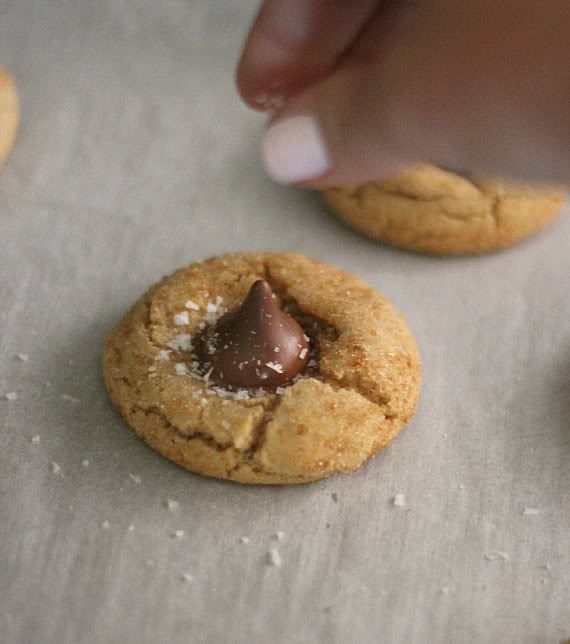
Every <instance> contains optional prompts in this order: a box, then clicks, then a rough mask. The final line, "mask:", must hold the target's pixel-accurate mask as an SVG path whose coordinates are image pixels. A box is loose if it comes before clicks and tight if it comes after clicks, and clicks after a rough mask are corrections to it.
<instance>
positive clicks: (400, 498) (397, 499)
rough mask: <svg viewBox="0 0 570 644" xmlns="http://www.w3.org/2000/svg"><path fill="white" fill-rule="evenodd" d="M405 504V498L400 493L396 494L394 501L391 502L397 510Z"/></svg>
mask: <svg viewBox="0 0 570 644" xmlns="http://www.w3.org/2000/svg"><path fill="white" fill-rule="evenodd" d="M405 503H406V496H405V494H401V493H398V494H396V496H395V497H394V500H393V501H392V504H393V505H395V506H396V507H399V508H401V507H402V506H403V505H405Z"/></svg>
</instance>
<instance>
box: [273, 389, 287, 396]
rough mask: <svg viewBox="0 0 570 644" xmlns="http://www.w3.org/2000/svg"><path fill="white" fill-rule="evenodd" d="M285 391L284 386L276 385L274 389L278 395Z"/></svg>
mask: <svg viewBox="0 0 570 644" xmlns="http://www.w3.org/2000/svg"><path fill="white" fill-rule="evenodd" d="M285 391H286V389H285V387H277V389H275V393H276V394H278V395H279V396H282V395H283V394H284V393H285Z"/></svg>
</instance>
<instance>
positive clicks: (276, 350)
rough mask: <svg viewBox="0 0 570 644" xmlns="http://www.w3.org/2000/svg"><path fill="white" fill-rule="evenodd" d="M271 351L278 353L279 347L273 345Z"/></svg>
mask: <svg viewBox="0 0 570 644" xmlns="http://www.w3.org/2000/svg"><path fill="white" fill-rule="evenodd" d="M273 351H275V353H279V351H281V349H280V348H279V347H273Z"/></svg>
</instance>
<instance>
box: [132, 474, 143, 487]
mask: <svg viewBox="0 0 570 644" xmlns="http://www.w3.org/2000/svg"><path fill="white" fill-rule="evenodd" d="M129 478H130V479H131V480H132V481H134V482H135V483H136V484H137V485H140V482H141V477H140V476H139V475H138V474H129Z"/></svg>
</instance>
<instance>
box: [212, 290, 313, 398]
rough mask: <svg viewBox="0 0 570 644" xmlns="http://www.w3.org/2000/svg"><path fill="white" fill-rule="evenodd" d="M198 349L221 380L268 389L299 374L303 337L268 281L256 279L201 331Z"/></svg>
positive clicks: (306, 345) (305, 344)
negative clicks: (238, 299) (239, 300)
mask: <svg viewBox="0 0 570 644" xmlns="http://www.w3.org/2000/svg"><path fill="white" fill-rule="evenodd" d="M200 354H201V355H200V357H201V359H202V361H203V362H204V363H210V365H211V367H212V368H213V370H212V379H213V380H215V381H216V382H218V383H219V384H221V385H226V386H230V387H248V388H253V387H255V388H257V387H270V388H271V387H279V386H281V385H284V384H286V383H288V382H291V380H293V378H294V377H295V376H297V375H298V374H300V373H301V371H302V370H303V369H304V367H305V365H306V364H307V361H308V359H309V356H308V354H309V341H308V338H307V336H306V335H305V333H304V332H303V329H302V327H301V325H300V324H299V323H298V322H297V321H296V320H294V319H293V318H292V317H291V316H290V315H288V314H287V313H285V312H284V311H282V310H281V309H280V308H279V307H278V305H277V302H276V301H275V299H274V297H273V292H272V291H271V286H269V284H268V283H267V282H266V281H265V280H258V281H257V282H255V283H254V285H253V286H252V287H251V290H250V291H249V293H248V295H247V297H246V298H245V300H244V301H243V302H242V304H241V305H240V306H239V307H238V308H237V309H234V310H232V311H229V312H228V313H226V314H225V315H223V316H222V317H221V318H220V319H219V320H218V321H217V322H216V323H215V324H214V325H213V326H212V327H211V328H210V329H209V330H208V331H207V332H206V334H205V336H204V338H203V341H202V342H201V346H200Z"/></svg>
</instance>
